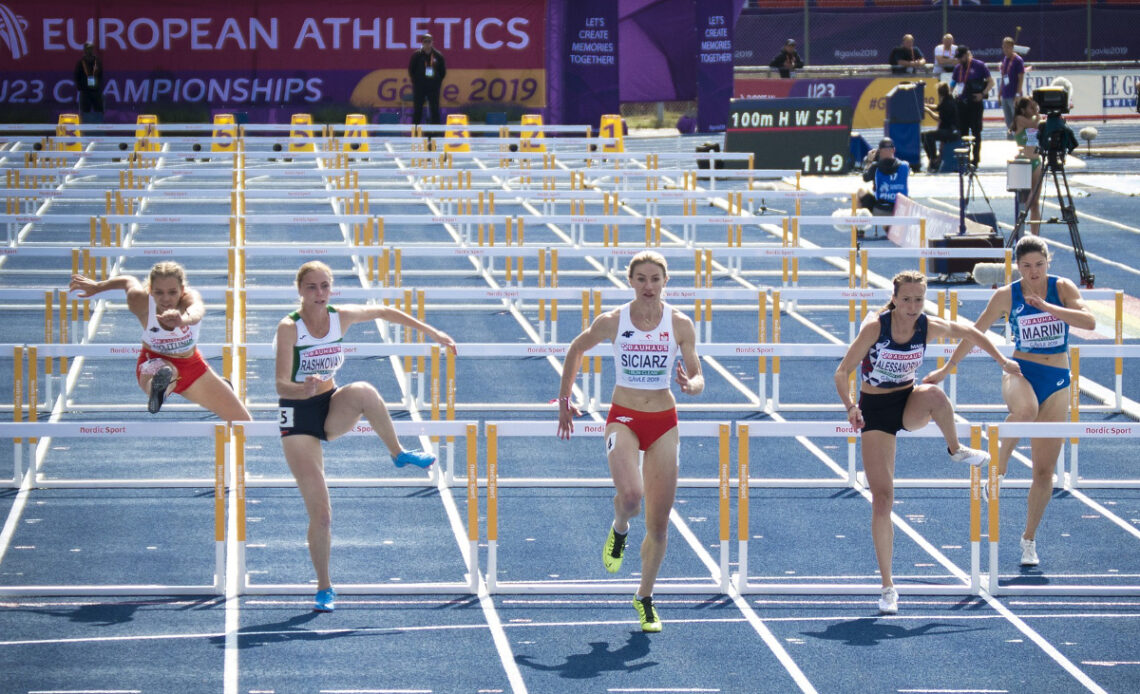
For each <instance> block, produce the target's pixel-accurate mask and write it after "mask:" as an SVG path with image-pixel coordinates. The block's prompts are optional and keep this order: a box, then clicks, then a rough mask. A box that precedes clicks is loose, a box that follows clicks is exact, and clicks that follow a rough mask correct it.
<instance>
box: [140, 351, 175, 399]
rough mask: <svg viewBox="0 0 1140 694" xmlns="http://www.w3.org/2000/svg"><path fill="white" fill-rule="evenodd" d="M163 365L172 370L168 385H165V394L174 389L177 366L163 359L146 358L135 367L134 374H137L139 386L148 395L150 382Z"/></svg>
mask: <svg viewBox="0 0 1140 694" xmlns="http://www.w3.org/2000/svg"><path fill="white" fill-rule="evenodd" d="M163 367H170V368H171V369H172V370H173V376H172V377H171V379H170V385H168V386H167V387H166V394H167V395H170V393H171V392H173V391H174V383H175V381H177V380H178V367H176V366H175V365H174V364H171V363H170V362H169V361H167V360H165V359H148V360H146V361H144V362H143V363H142V364H139V366H138V368H137V369H135V371H136V376H138V383H139V388H141V389H142V392H144V393H146V394H147V395H150V384H151V382H152V381H153V380H154V375H155V374H156V373H158V372H159V371H161V370H162V368H163Z"/></svg>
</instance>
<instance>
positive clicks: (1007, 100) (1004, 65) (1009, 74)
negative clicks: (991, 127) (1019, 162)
mask: <svg viewBox="0 0 1140 694" xmlns="http://www.w3.org/2000/svg"><path fill="white" fill-rule="evenodd" d="M1013 48H1014V46H1013V39H1011V38H1010V37H1008V36H1006V37H1005V38H1004V39H1002V40H1001V52H1002V53H1003V54H1004V57H1002V59H1001V89H1000V94H1001V112H1002V115H1003V116H1004V117H1005V137H1006V139H1007V140H1012V139H1013V131H1014V122H1013V119H1014V111H1015V106H1016V104H1017V99H1018V98H1019V97H1022V96H1025V61H1024V60H1022V59H1021V56H1020V55H1018V54H1017V53H1015V52H1014V50H1013Z"/></svg>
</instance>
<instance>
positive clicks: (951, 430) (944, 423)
mask: <svg viewBox="0 0 1140 694" xmlns="http://www.w3.org/2000/svg"><path fill="white" fill-rule="evenodd" d="M932 419H933V420H934V423H935V424H937V425H938V428H939V429H940V430H941V431H942V436H943V438H945V439H946V446H947V447H948V448H949V449H950V453H951V455H953V454H954V453H956V452H957V451H958V445H959V444H958V426H957V423H956V422H955V421H954V406H953V405H951V404H950V398H948V397H946V393H944V392H942V389H941V388H939V387H937V386H932V385H921V386H918V387H916V388H915V389H914V392H912V393H911V394H910V397H908V398H907V400H906V409H904V410H903V428H904V429H906V430H907V431H915V430H916V429H921V428H922V427H924V426H926V425H927V423H929V422H930V420H932Z"/></svg>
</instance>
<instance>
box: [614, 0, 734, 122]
mask: <svg viewBox="0 0 1140 694" xmlns="http://www.w3.org/2000/svg"><path fill="white" fill-rule="evenodd" d="M618 7H619V13H620V14H621V24H620V33H621V39H620V41H619V46H620V50H621V66H620V70H621V100H622V101H623V102H626V101H685V100H689V99H695V98H696V95H697V65H696V62H695V61H694V60H693V56H695V55H696V53H697V34H696V31H695V30H694V28H693V22H692V16H693V10H692V7H693V0H621V2H620V3H619V4H618ZM729 36H730V37H731V34H729ZM730 40H731V39H730Z"/></svg>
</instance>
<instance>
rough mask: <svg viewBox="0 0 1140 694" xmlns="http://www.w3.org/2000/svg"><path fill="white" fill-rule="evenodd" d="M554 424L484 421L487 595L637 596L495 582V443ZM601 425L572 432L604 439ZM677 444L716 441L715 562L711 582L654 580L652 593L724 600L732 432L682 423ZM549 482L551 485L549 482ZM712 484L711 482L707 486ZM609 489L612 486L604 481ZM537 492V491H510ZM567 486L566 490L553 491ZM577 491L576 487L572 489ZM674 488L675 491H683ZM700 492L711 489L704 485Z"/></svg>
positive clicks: (613, 589) (562, 584) (587, 585)
mask: <svg viewBox="0 0 1140 694" xmlns="http://www.w3.org/2000/svg"><path fill="white" fill-rule="evenodd" d="M556 428H557V422H552V421H536V422H532V421H488V422H485V423H484V432H485V436H486V437H487V574H486V583H487V590H488V592H490V593H500V594H504V593H511V594H538V595H543V594H546V595H564V594H583V593H585V594H592V595H597V594H613V593H617V594H623V593H631V592H633V591H635V590H637V583H636V582H631V581H613V582H608V581H607V582H605V583H597V582H583V581H558V582H550V581H499V580H498V570H499V569H498V561H499V559H498V557H499V486H500V485H499V458H498V456H499V437H540V436H552V435H553V433H554V432H555V431H556ZM605 428H606V425H605V422H582V423H579V425H578V426H577V430H576V432H575V435H576V436H586V437H592V438H600V437H601V436H602V435H603V434H604V433H605ZM678 429H679V432H680V434H681V437H682V438H688V437H716V438H717V439H718V441H719V455H718V463H719V464H718V469H719V476H718V479H717V480H715V484H716V485H717V487H718V489H719V504H718V505H719V520H720V561H719V565H718V567H717V569H716V571H715V572H714V573H713V574H712V575H711V576H710V579H711V580H710V581H708V582H691V583H681V582H671V581H669V580H668V579H658V582H657V585H656V586H655V587H654V592H655V593H658V594H689V595H691V594H704V593H715V594H725V593H727V592H728V589H729V563H728V560H729V540H730V532H729V524H730V520H729V519H730V515H731V514H730V509H729V503H730V497H731V494H730V490H731V486H730V485H731V480H730V478H729V440H730V437H731V427H730V425H729V423H728V422H717V421H683V422H680V423H678ZM536 431H545V432H547V433H546V434H536V433H535V432H536ZM552 481H553V480H552ZM710 481H711V480H710ZM607 482H608V484H609V485H612V484H613V482H612V481H610V480H607ZM513 486H537V485H513ZM557 486H571V485H566V484H563V485H557ZM574 486H577V485H574ZM682 486H684V485H681V484H680V482H678V488H680V487H682ZM701 486H706V487H707V486H712V485H711V484H705V485H701Z"/></svg>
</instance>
